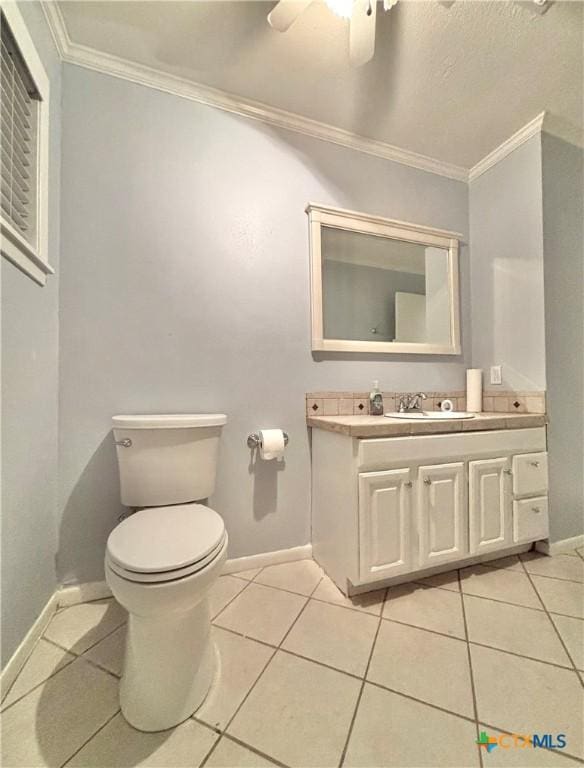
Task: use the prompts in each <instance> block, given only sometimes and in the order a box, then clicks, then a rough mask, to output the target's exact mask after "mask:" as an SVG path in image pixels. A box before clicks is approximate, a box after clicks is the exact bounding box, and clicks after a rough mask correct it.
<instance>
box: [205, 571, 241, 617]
mask: <svg viewBox="0 0 584 768" xmlns="http://www.w3.org/2000/svg"><path fill="white" fill-rule="evenodd" d="M245 586H246V584H245V581H244V580H243V579H236V578H234V577H233V576H221V577H220V578H219V579H217V582H216V584H215V585H214V586H213V587H212V588H211V592H210V593H209V612H210V614H211V618H212V619H213V618H215V616H217V614H218V613H219V612H220V611H222V610H223V609H224V608H225V606H226V605H227V603H228V602H229V601H230V600H233V598H234V597H235V596H236V595H238V594H239V593H240V592H241V590H242V589H245Z"/></svg>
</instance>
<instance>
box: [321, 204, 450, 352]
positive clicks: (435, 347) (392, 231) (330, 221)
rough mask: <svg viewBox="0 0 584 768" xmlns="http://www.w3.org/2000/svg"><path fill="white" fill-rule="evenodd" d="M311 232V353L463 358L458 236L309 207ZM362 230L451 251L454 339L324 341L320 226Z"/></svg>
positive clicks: (348, 211)
mask: <svg viewBox="0 0 584 768" xmlns="http://www.w3.org/2000/svg"><path fill="white" fill-rule="evenodd" d="M306 213H307V214H308V220H309V233H310V248H309V251H310V265H311V266H310V317H311V329H312V350H313V352H355V353H361V354H377V355H387V354H390V355H459V354H460V353H461V340H460V290H459V280H458V239H459V238H460V237H462V236H461V235H460V234H459V233H458V232H449V231H447V230H441V229H433V228H432V227H425V226H421V225H417V224H412V223H410V222H403V221H396V220H395V219H386V218H385V217H383V216H372V215H371V214H366V213H358V212H357V211H350V210H345V209H343V208H333V207H331V206H328V205H318V204H316V203H309V204H308V206H307V207H306ZM323 226H327V227H335V228H337V229H344V230H349V231H352V232H361V233H364V234H367V235H375V236H378V237H386V238H389V239H391V240H405V241H407V242H412V243H419V244H421V245H426V246H433V247H437V248H443V249H444V250H446V251H447V253H448V294H449V312H450V339H449V341H448V342H447V343H445V344H424V343H421V342H416V343H413V342H412V343H410V342H400V341H387V342H384V341H356V340H349V339H331V338H325V337H324V321H323V318H324V310H323V289H322V273H323V269H322V251H321V236H322V227H323Z"/></svg>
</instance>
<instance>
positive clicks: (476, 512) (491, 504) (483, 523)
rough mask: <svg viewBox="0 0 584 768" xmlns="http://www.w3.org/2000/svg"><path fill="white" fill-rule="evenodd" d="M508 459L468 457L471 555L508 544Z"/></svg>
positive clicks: (509, 508) (509, 500) (509, 534)
mask: <svg viewBox="0 0 584 768" xmlns="http://www.w3.org/2000/svg"><path fill="white" fill-rule="evenodd" d="M509 470H510V462H509V459H508V458H506V457H504V458H500V459H484V460H482V461H471V462H470V463H469V465H468V472H469V485H468V487H469V510H468V516H469V529H470V553H471V555H477V554H481V553H482V552H490V551H491V550H496V549H501V548H502V547H504V546H506V545H509V544H511V542H512V530H511V490H510V483H511V481H510V471H509Z"/></svg>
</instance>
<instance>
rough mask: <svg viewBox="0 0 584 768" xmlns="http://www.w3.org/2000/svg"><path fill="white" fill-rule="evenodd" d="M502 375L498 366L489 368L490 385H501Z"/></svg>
mask: <svg viewBox="0 0 584 768" xmlns="http://www.w3.org/2000/svg"><path fill="white" fill-rule="evenodd" d="M502 383H503V374H502V373H501V366H500V365H492V366H491V384H502Z"/></svg>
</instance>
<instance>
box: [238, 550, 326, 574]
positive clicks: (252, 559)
mask: <svg viewBox="0 0 584 768" xmlns="http://www.w3.org/2000/svg"><path fill="white" fill-rule="evenodd" d="M311 557H312V544H304V545H303V546H301V547H292V548H291V549H277V550H276V551H275V552H262V554H260V555H248V556H247V557H236V558H234V559H232V560H226V561H225V565H224V566H223V573H224V574H226V573H238V572H239V571H249V570H251V569H252V568H264V567H265V566H266V565H276V564H278V563H293V562H294V561H296V560H310V558H311Z"/></svg>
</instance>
